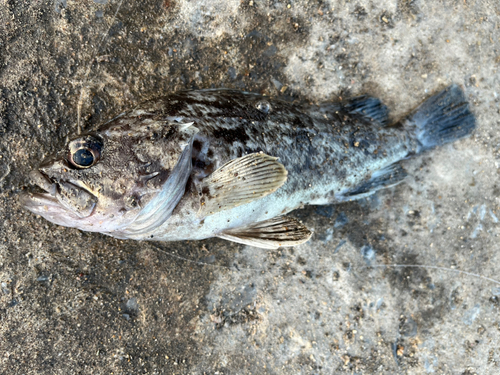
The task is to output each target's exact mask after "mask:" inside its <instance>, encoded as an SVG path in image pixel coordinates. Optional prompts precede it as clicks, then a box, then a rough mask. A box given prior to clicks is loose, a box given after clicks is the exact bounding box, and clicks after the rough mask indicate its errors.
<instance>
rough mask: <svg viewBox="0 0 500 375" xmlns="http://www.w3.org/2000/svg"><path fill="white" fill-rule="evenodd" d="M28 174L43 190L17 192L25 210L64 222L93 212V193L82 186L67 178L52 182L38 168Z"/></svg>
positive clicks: (66, 222) (94, 198)
mask: <svg viewBox="0 0 500 375" xmlns="http://www.w3.org/2000/svg"><path fill="white" fill-rule="evenodd" d="M29 177H30V180H31V182H32V183H33V184H34V185H36V186H37V187H38V188H40V189H41V190H43V191H44V192H43V193H40V192H28V193H26V194H24V195H22V196H21V198H20V200H21V204H22V205H23V207H24V208H26V209H27V210H29V211H31V212H33V213H35V214H38V215H41V216H43V217H44V218H46V219H47V220H49V221H52V222H54V223H56V224H59V225H65V226H70V222H71V221H74V220H79V219H83V218H87V217H89V216H91V215H92V214H93V213H94V210H95V207H96V205H97V197H95V196H94V195H93V194H92V193H90V192H89V191H87V190H86V189H83V188H81V187H79V186H76V185H74V184H72V183H70V182H65V181H58V182H52V181H51V180H50V178H49V177H48V176H46V175H45V174H44V173H43V172H40V171H31V172H30V174H29Z"/></svg>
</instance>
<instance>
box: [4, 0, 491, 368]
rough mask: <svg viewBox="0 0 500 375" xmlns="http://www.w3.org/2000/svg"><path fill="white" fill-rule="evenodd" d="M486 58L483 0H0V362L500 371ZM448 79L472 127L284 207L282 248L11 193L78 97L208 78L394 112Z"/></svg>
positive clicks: (96, 99) (102, 108) (86, 114)
mask: <svg viewBox="0 0 500 375" xmlns="http://www.w3.org/2000/svg"><path fill="white" fill-rule="evenodd" d="M499 64H500V4H499V3H498V1H496V0H491V1H490V0H483V1H479V0H476V1H474V0H460V1H456V0H442V1H424V0H398V1H395V0H394V1H389V0H379V1H371V0H358V1H355V0H353V1H345V0H330V1H299V0H290V1H278V0H253V1H247V0H244V1H240V0H224V1H223V0H221V1H218V2H214V1H207V0H198V1H194V0H191V1H188V0H184V1H181V0H143V1H137V2H136V1H131V0H123V1H118V0H83V1H71V0H50V1H46V0H38V1H29V2H28V1H24V0H4V1H1V2H0V199H1V202H2V204H1V205H0V236H1V241H0V286H1V287H0V334H1V340H0V373H2V374H65V375H66V374H146V373H148V374H333V373H355V374H387V373H390V374H426V373H436V374H476V373H477V374H497V373H499V372H500V345H499V339H500V316H499V309H500V281H499V280H500V276H498V274H499V272H498V265H499V264H500V253H499V251H498V250H499V249H500V246H499V244H498V235H499V233H500V227H499V217H500V208H499V205H500V200H499V194H500V186H499V184H498V174H499V170H500V169H499V168H500V134H499V132H498V129H499V124H500V120H499V113H500V111H499V94H500V92H499V91H498V90H499V87H500V86H499V83H500V82H499V81H500V80H499V73H498V68H499ZM451 83H458V84H459V85H461V86H462V87H463V88H464V89H465V93H466V95H467V97H468V98H469V100H470V102H471V107H472V110H473V112H474V113H475V115H476V117H477V125H478V128H477V131H476V132H475V134H474V135H473V136H472V137H471V138H469V139H466V140H462V141H460V142H457V143H455V144H452V145H448V146H446V147H443V148H441V149H439V150H434V151H432V152H429V153H427V154H425V155H424V156H421V157H418V158H416V159H413V160H408V161H407V162H405V168H406V169H407V171H408V173H409V175H410V177H409V178H408V180H407V182H406V183H404V184H401V185H399V186H397V187H396V188H392V189H389V190H386V191H382V192H379V193H378V194H376V195H375V196H374V197H372V198H370V199H365V200H362V201H358V202H352V203H346V204H341V205H336V206H326V207H309V208H306V209H304V210H300V211H297V212H296V214H295V215H296V216H297V217H299V218H300V219H301V220H303V222H304V223H305V224H306V225H307V226H308V227H310V228H313V229H314V231H315V234H314V236H313V238H312V240H311V241H310V242H308V243H306V244H304V245H301V246H297V247H294V248H287V249H281V250H278V251H267V250H261V249H256V248H252V247H248V246H243V245H238V244H234V243H229V242H225V241H223V240H217V239H214V240H206V241H201V242H179V243H156V242H152V243H142V242H134V241H121V240H116V239H113V238H109V237H106V236H104V235H99V234H93V233H83V232H80V231H78V230H75V229H67V228H63V227H58V226H55V225H53V224H51V223H49V222H47V221H45V220H43V219H42V218H40V217H36V216H35V215H32V214H30V213H29V212H26V211H25V210H23V209H22V208H21V207H20V205H19V203H18V196H19V194H21V193H22V192H23V191H25V190H26V189H27V188H28V186H29V180H28V172H29V171H30V170H31V169H32V168H34V167H36V166H37V164H38V163H39V162H40V160H41V159H43V158H44V157H46V156H48V155H50V154H52V153H54V152H55V151H57V150H58V149H59V148H60V147H61V146H62V145H63V144H64V141H65V139H66V137H67V136H72V135H74V134H75V133H76V129H77V118H78V107H79V102H80V103H81V117H82V120H83V124H84V125H83V127H84V129H89V128H91V127H93V126H95V125H98V124H99V123H101V122H104V121H106V120H107V119H109V118H111V117H113V116H114V115H115V114H117V113H119V112H120V111H121V110H123V109H126V108H128V107H130V106H132V105H133V104H134V103H137V102H139V101H140V100H142V99H145V98H148V97H151V96H154V95H161V94H162V93H167V92H171V91H174V90H179V89H190V88H209V87H231V88H237V89H242V90H246V91H253V92H260V93H265V94H269V95H274V96H278V97H281V98H283V99H285V100H302V101H310V102H320V101H325V100H337V99H338V98H339V97H342V98H345V97H349V96H354V95H358V94H362V93H369V94H371V95H374V96H378V97H380V98H381V99H382V100H383V101H384V102H385V103H386V104H387V105H388V107H389V108H390V109H391V114H392V118H393V119H398V118H400V117H401V116H403V115H404V114H405V113H408V112H409V111H411V110H412V109H413V108H415V107H416V106H417V105H418V104H419V103H421V102H422V101H423V100H424V99H425V98H426V97H428V96H429V95H431V94H432V93H435V92H437V91H438V90H440V89H442V88H444V87H445V86H446V85H448V84H451Z"/></svg>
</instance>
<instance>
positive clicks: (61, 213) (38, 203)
mask: <svg viewBox="0 0 500 375" xmlns="http://www.w3.org/2000/svg"><path fill="white" fill-rule="evenodd" d="M20 202H21V204H22V206H23V207H24V208H25V209H27V210H28V211H31V212H33V213H34V214H36V215H40V216H42V217H43V218H44V219H46V220H48V221H50V222H52V223H54V224H57V225H61V226H65V227H78V225H77V222H78V221H79V220H80V219H81V218H80V217H79V216H78V215H76V214H74V213H72V212H71V211H69V210H67V209H65V208H64V207H63V206H61V204H60V203H59V201H58V200H57V199H56V198H55V197H54V196H52V195H51V194H49V193H26V194H23V195H21V197H20Z"/></svg>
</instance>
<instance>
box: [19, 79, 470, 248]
mask: <svg viewBox="0 0 500 375" xmlns="http://www.w3.org/2000/svg"><path fill="white" fill-rule="evenodd" d="M387 114H388V112H387V109H386V107H385V106H384V105H383V104H382V103H381V102H380V101H379V100H378V99H375V98H371V97H367V96H362V97H358V98H355V99H353V100H351V101H348V102H342V103H328V104H324V105H320V106H307V107H301V106H297V105H294V104H290V103H286V102H282V101H279V100H276V99H271V98H269V97H264V96H261V95H256V94H251V93H244V92H239V91H233V90H202V91H186V92H179V93H175V94H172V95H169V96H166V97H162V98H158V99H155V100H150V101H147V102H145V103H142V104H141V105H139V106H138V107H137V108H135V109H133V110H131V111H129V112H126V113H123V114H121V115H120V116H118V117H116V118H115V119H113V120H111V121H109V122H108V123H106V124H104V125H102V126H101V127H100V128H99V129H98V130H97V131H95V132H91V133H88V134H86V135H83V136H79V137H78V138H76V139H74V140H72V141H70V142H69V143H68V145H67V146H66V147H65V148H64V149H63V150H62V151H61V152H60V153H59V154H58V155H56V156H55V157H53V158H51V159H50V160H48V161H46V162H44V163H43V164H42V165H41V166H40V168H39V170H38V171H34V172H32V174H31V177H32V179H33V181H34V182H35V183H36V184H37V185H38V186H39V187H41V188H42V189H44V190H45V191H46V193H43V194H40V193H30V194H27V195H25V196H24V198H23V204H24V205H25V207H26V208H27V209H29V210H30V211H32V212H34V213H36V214H39V215H41V216H43V217H45V218H46V219H47V220H49V221H52V222H54V223H56V224H59V225H64V226H68V227H76V228H79V229H81V230H85V231H93V232H101V233H105V234H108V235H111V236H114V237H118V238H132V239H137V240H146V239H147V240H161V241H177V240H189V239H191V240H198V239H204V238H209V237H221V238H225V239H228V240H231V241H235V242H240V243H244V244H249V245H253V246H257V247H263V248H276V247H279V246H292V245H297V244H300V243H303V242H305V241H307V240H308V239H309V238H310V236H311V232H310V231H309V230H308V229H307V228H305V227H304V226H303V225H302V224H301V223H299V222H298V221H296V220H295V219H293V218H289V217H286V216H284V215H286V214H287V213H288V212H290V211H292V210H294V209H296V208H298V207H301V206H303V205H307V204H313V205H323V204H331V203H335V202H341V201H345V200H351V199H358V198H362V197H366V196H369V195H370V194H373V193H374V192H375V191H377V190H379V189H382V188H385V187H389V186H394V185H396V184H398V183H400V182H401V181H402V180H403V179H404V178H405V176H406V173H405V171H404V170H403V169H402V167H401V165H400V164H399V162H400V161H401V160H403V159H406V158H408V157H410V156H413V155H416V154H419V153H421V152H424V151H426V150H428V149H431V148H433V147H435V146H439V145H442V144H445V143H448V142H452V141H455V140H457V139H459V138H462V137H465V136H467V135H469V134H471V132H472V131H473V129H474V127H475V120H474V116H473V115H472V114H471V112H470V111H469V106H468V103H467V101H466V99H465V97H464V94H463V92H462V90H461V89H460V88H459V87H458V86H456V85H453V86H450V87H448V88H447V89H445V90H444V91H442V92H440V93H439V94H437V95H435V96H433V97H431V98H430V99H428V100H427V101H426V102H425V103H423V104H422V105H421V106H420V107H419V108H417V110H416V111H414V112H413V113H412V114H411V115H410V116H408V117H407V118H405V119H404V120H402V121H400V122H398V123H396V124H394V125H391V126H389V125H388V124H387V121H388V120H387Z"/></svg>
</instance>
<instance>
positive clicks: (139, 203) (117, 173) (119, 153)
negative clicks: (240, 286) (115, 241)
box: [21, 114, 197, 237]
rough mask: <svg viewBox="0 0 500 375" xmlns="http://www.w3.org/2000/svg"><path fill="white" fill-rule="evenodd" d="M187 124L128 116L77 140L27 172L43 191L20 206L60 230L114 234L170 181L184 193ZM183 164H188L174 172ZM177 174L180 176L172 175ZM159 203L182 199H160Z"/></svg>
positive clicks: (191, 131)
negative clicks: (180, 163) (60, 228)
mask: <svg viewBox="0 0 500 375" xmlns="http://www.w3.org/2000/svg"><path fill="white" fill-rule="evenodd" d="M190 125H191V124H177V123H170V122H169V121H159V120H156V119H152V118H148V117H147V116H144V117H142V118H141V116H139V115H136V116H133V115H130V114H129V115H125V116H122V117H121V118H118V119H116V120H114V121H112V122H110V123H108V124H106V125H105V126H104V127H103V128H102V129H100V130H99V131H96V132H92V133H88V134H84V135H80V136H78V137H76V138H74V139H72V140H70V141H69V142H68V143H67V144H66V145H65V146H64V147H63V148H62V149H61V151H60V152H58V153H57V154H56V155H54V156H52V157H50V158H48V159H47V160H45V161H44V162H43V163H42V164H41V165H40V166H39V168H38V169H37V170H34V171H32V172H31V174H30V177H31V180H32V181H33V182H34V184H35V185H37V186H38V187H40V188H41V189H42V190H44V192H43V193H42V192H38V193H34V192H30V193H27V194H25V195H24V196H23V197H22V198H21V199H22V204H23V205H24V207H25V208H27V209H28V210H30V211H32V212H33V213H35V214H38V215H41V216H42V217H44V218H45V219H47V220H49V221H51V222H53V223H55V224H58V225H62V226H66V227H75V228H78V229H81V230H85V231H92V232H102V233H106V234H111V235H115V234H114V233H119V232H120V231H121V230H123V229H124V228H127V227H128V226H130V225H131V224H132V223H133V222H134V221H135V220H136V219H137V217H139V216H140V213H141V211H142V210H143V209H145V208H146V207H148V204H149V206H151V204H153V205H154V204H155V202H154V198H155V197H157V196H158V194H160V193H161V192H162V189H163V187H164V185H165V184H166V183H167V182H168V181H170V185H172V184H174V185H179V186H176V189H177V190H176V191H178V192H183V191H184V188H185V186H180V185H182V184H184V185H185V184H186V181H187V178H188V176H189V173H190V171H191V170H190V168H191V158H190V153H191V147H192V139H193V136H194V134H195V133H196V132H197V129H196V128H195V127H194V126H190ZM182 155H189V158H187V156H186V157H184V158H181V156H182ZM181 159H183V160H184V159H189V163H188V162H183V165H182V168H179V167H177V168H176V166H177V164H178V161H179V160H181ZM180 169H183V170H184V171H182V176H183V177H182V178H176V177H175V176H173V175H174V174H176V173H177V174H178V173H179V170H180ZM185 169H189V170H188V171H186V170H185ZM172 181H173V182H172ZM165 196H166V198H165ZM158 199H159V198H158ZM162 199H163V200H165V199H166V200H168V199H180V197H179V194H177V195H176V196H173V195H170V196H169V195H168V194H163V198H162ZM176 203H177V202H173V203H171V204H170V205H171V206H172V205H173V206H175V204H176ZM148 210H149V211H151V207H149V208H148ZM115 236H116V237H120V236H119V235H115Z"/></svg>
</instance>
